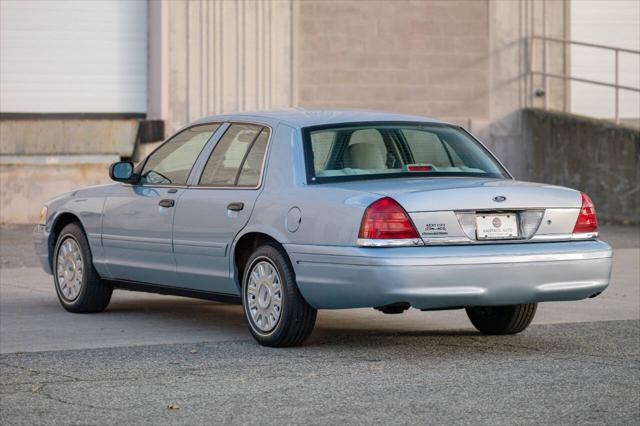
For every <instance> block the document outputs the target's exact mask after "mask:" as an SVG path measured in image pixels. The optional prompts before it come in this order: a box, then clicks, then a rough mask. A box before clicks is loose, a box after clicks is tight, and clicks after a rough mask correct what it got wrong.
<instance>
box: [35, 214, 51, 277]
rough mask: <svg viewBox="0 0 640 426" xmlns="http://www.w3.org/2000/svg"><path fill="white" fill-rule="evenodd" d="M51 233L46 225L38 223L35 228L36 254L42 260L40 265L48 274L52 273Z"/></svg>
mask: <svg viewBox="0 0 640 426" xmlns="http://www.w3.org/2000/svg"><path fill="white" fill-rule="evenodd" d="M49 235H50V233H49V232H48V231H47V230H46V227H45V226H44V225H36V227H35V229H34V230H33V245H34V248H35V250H36V256H38V260H39V261H40V266H42V269H44V271H45V272H46V273H47V274H51V273H52V272H51V261H50V258H49Z"/></svg>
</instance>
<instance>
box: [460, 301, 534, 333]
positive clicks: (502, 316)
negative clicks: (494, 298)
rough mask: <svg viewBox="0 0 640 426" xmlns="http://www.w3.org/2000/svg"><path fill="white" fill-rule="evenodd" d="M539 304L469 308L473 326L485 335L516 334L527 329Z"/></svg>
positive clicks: (468, 313) (468, 311)
mask: <svg viewBox="0 0 640 426" xmlns="http://www.w3.org/2000/svg"><path fill="white" fill-rule="evenodd" d="M537 307H538V304H537V303H528V304H526V305H511V306H486V307H485V306H478V307H473V308H467V309H466V311H467V316H468V317H469V319H470V320H471V323H472V324H473V326H474V327H475V328H476V329H477V330H478V331H479V332H481V333H483V334H516V333H520V332H521V331H523V330H524V329H526V328H527V327H528V326H529V324H531V321H532V320H533V317H534V316H535V314H536V309H537Z"/></svg>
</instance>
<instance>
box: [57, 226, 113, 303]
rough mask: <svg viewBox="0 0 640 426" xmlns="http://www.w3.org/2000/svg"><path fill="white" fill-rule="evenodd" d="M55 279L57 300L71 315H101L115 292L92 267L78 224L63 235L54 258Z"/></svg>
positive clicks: (84, 238) (87, 246)
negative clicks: (74, 313) (72, 313)
mask: <svg viewBox="0 0 640 426" xmlns="http://www.w3.org/2000/svg"><path fill="white" fill-rule="evenodd" d="M53 279H54V283H55V287H56V293H57V294H58V300H60V304H61V305H62V307H63V308H65V309H66V310H67V311H69V312H76V313H92V312H102V311H104V310H105V309H106V307H107V305H108V304H109V301H110V300H111V293H112V291H113V288H112V287H111V286H110V285H109V284H107V283H105V282H104V281H102V280H101V279H100V277H99V276H98V272H96V270H95V268H94V267H93V258H92V257H91V250H90V248H89V241H87V237H86V236H85V234H84V231H83V230H82V228H81V227H80V226H79V225H78V224H77V223H70V224H69V225H67V226H65V227H64V228H63V229H62V232H60V236H59V237H58V240H57V242H56V246H55V251H54V258H53Z"/></svg>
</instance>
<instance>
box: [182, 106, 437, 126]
mask: <svg viewBox="0 0 640 426" xmlns="http://www.w3.org/2000/svg"><path fill="white" fill-rule="evenodd" d="M233 120H239V121H258V122H266V123H268V124H273V125H275V124H277V123H279V122H280V123H286V124H289V125H291V126H293V127H298V128H302V127H309V126H319V125H323V124H339V123H357V122H367V121H410V122H424V123H444V122H443V121H440V120H436V119H434V118H428V117H421V116H418V115H408V114H395V113H389V112H382V111H367V110H357V109H335V108H334V109H306V108H287V109H277V110H265V111H250V112H238V113H232V114H224V115H212V116H209V117H205V118H203V119H200V120H198V121H196V122H195V123H193V124H203V123H211V122H217V121H233Z"/></svg>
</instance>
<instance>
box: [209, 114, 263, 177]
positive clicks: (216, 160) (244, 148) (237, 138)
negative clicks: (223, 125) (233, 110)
mask: <svg viewBox="0 0 640 426" xmlns="http://www.w3.org/2000/svg"><path fill="white" fill-rule="evenodd" d="M268 139H269V130H268V129H266V128H264V127H262V126H258V125H255V124H232V125H231V126H230V127H229V128H228V129H227V131H226V132H225V134H224V135H223V136H222V138H220V140H219V141H218V143H217V144H216V147H215V148H214V150H213V153H212V154H211V157H209V160H208V161H207V164H206V165H205V167H204V170H203V171H202V176H201V177H200V183H199V184H200V185H203V186H221V187H224V186H243V187H255V186H257V185H258V183H259V181H260V174H261V172H262V163H263V160H264V155H265V152H266V148H267V141H268Z"/></svg>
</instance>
